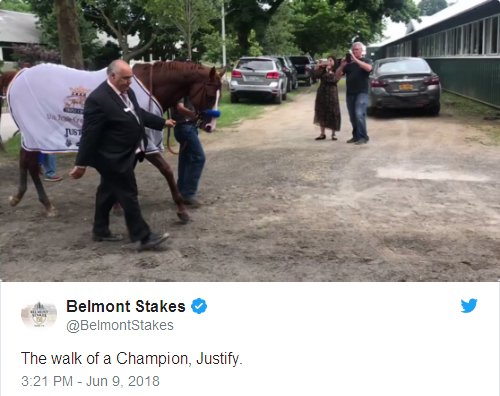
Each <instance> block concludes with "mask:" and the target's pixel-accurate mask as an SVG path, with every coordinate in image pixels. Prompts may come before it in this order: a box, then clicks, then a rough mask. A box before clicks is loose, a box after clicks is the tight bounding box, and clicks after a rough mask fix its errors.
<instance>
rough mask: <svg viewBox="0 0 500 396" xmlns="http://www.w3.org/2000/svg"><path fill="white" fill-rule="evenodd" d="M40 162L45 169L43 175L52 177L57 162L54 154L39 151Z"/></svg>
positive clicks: (54, 173)
mask: <svg viewBox="0 0 500 396" xmlns="http://www.w3.org/2000/svg"><path fill="white" fill-rule="evenodd" d="M40 163H41V164H42V166H43V170H44V171H45V177H53V176H55V175H56V169H57V162H56V156H55V154H43V153H40Z"/></svg>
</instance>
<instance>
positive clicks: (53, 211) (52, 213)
mask: <svg viewBox="0 0 500 396" xmlns="http://www.w3.org/2000/svg"><path fill="white" fill-rule="evenodd" d="M46 215H47V217H57V215H58V212H57V209H56V208H55V207H54V206H51V207H50V208H49V209H47V211H46Z"/></svg>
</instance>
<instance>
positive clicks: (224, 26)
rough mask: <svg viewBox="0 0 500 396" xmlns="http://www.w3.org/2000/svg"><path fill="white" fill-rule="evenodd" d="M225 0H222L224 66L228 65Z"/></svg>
mask: <svg viewBox="0 0 500 396" xmlns="http://www.w3.org/2000/svg"><path fill="white" fill-rule="evenodd" d="M225 13H226V12H225V11H224V0H222V2H221V17H222V18H221V21H222V67H226V64H227V62H226V22H225Z"/></svg>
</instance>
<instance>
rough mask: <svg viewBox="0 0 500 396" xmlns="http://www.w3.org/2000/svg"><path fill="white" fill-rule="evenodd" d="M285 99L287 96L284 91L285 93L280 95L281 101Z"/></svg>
mask: <svg viewBox="0 0 500 396" xmlns="http://www.w3.org/2000/svg"><path fill="white" fill-rule="evenodd" d="M286 97H287V95H286V91H285V92H283V94H282V95H281V99H283V100H286Z"/></svg>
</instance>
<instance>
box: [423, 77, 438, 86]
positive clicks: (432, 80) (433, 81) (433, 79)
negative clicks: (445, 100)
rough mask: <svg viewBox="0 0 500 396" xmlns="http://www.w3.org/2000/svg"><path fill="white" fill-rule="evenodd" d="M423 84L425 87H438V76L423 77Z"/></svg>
mask: <svg viewBox="0 0 500 396" xmlns="http://www.w3.org/2000/svg"><path fill="white" fill-rule="evenodd" d="M424 84H425V85H439V77H438V76H431V77H425V78H424Z"/></svg>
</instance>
